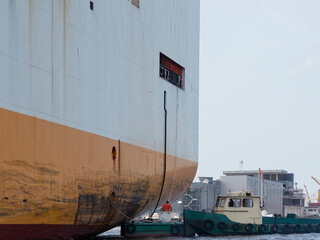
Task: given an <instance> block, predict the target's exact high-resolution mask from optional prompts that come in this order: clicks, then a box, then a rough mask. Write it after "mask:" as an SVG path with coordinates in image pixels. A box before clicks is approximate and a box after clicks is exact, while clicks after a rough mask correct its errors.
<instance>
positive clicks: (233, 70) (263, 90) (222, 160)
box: [197, 0, 320, 195]
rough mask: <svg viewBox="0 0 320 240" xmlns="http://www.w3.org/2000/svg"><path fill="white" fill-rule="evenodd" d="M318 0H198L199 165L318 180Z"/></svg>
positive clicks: (206, 170) (206, 169)
mask: <svg viewBox="0 0 320 240" xmlns="http://www.w3.org/2000/svg"><path fill="white" fill-rule="evenodd" d="M319 11H320V1H318V0H304V1H302V0H241V1H239V0H200V99H199V166H198V172H197V177H199V176H212V177H214V178H215V179H218V178H220V176H222V175H223V173H222V172H223V171H224V170H239V168H240V164H239V163H240V161H241V160H242V161H243V167H242V169H243V170H258V169H259V168H261V169H262V170H263V169H265V170H270V169H284V170H286V171H288V172H292V173H294V174H295V182H297V183H298V187H299V188H303V185H304V184H305V185H306V186H307V188H308V190H309V193H310V195H312V194H314V193H315V192H316V190H317V189H318V188H320V186H319V185H317V183H316V182H315V181H313V180H312V179H311V176H314V177H316V178H318V179H320V110H319V109H320V106H319V103H320V12H319Z"/></svg>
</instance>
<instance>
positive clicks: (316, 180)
mask: <svg viewBox="0 0 320 240" xmlns="http://www.w3.org/2000/svg"><path fill="white" fill-rule="evenodd" d="M311 178H312V179H313V180H314V181H315V182H316V183H318V184H319V185H320V182H319V180H318V179H316V178H315V177H312V176H311Z"/></svg>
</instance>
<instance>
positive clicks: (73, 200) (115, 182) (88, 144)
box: [0, 108, 197, 239]
mask: <svg viewBox="0 0 320 240" xmlns="http://www.w3.org/2000/svg"><path fill="white" fill-rule="evenodd" d="M120 140H121V139H120ZM113 147H115V149H116V152H117V154H116V158H115V159H113V157H112V154H111V153H112V148H113ZM163 159H164V154H163V153H159V152H156V151H154V150H150V149H146V148H142V147H139V146H135V145H132V144H128V143H124V142H121V141H119V140H114V139H109V138H106V137H102V136H99V135H96V134H92V133H88V132H85V131H81V130H78V129H74V128H71V127H67V126H64V125H60V124H56V123H53V122H50V121H45V120H41V119H38V118H35V117H31V116H27V115H24V114H20V113H17V112H13V111H9V110H6V109H1V108H0V226H1V224H33V225H34V224H52V225H86V226H90V225H92V226H100V227H101V228H100V227H99V229H101V231H103V230H106V229H109V228H111V227H113V226H115V225H118V224H119V223H120V222H123V221H125V220H127V219H126V217H125V216H124V215H127V216H129V217H130V218H132V217H134V216H136V215H137V214H139V213H140V212H141V211H143V210H147V209H151V208H152V207H154V205H155V203H156V201H157V199H158V196H159V191H160V189H161V184H162V178H163V161H164V160H163ZM196 169H197V163H195V162H192V161H188V160H185V159H180V158H176V157H174V156H167V172H166V181H165V186H164V190H163V195H162V200H161V201H160V204H162V203H163V202H164V201H165V200H168V199H170V200H174V199H176V198H177V197H179V196H180V195H182V194H183V193H184V191H185V190H186V189H187V188H188V187H189V185H190V184H191V182H192V180H193V178H194V175H195V172H196ZM170 195H171V196H170ZM113 196H114V197H113ZM112 202H113V204H112V205H113V206H116V207H113V206H111V203H112ZM116 208H117V210H116ZM123 214H124V215H123ZM88 229H90V228H88ZM88 234H90V233H88ZM95 234H96V233H95ZM35 237H36V236H35ZM70 237H72V236H70ZM0 239H1V233H0Z"/></svg>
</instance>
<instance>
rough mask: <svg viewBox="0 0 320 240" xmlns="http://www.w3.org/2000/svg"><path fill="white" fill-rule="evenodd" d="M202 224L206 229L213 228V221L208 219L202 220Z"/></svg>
mask: <svg viewBox="0 0 320 240" xmlns="http://www.w3.org/2000/svg"><path fill="white" fill-rule="evenodd" d="M202 226H203V228H204V229H206V230H212V229H213V222H212V221H211V220H210V219H207V220H205V221H204V222H203V224H202Z"/></svg>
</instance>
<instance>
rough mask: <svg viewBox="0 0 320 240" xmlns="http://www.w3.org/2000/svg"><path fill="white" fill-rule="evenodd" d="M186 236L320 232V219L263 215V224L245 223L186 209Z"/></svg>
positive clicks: (219, 215) (223, 216)
mask: <svg viewBox="0 0 320 240" xmlns="http://www.w3.org/2000/svg"><path fill="white" fill-rule="evenodd" d="M184 224H185V226H184V231H185V236H189V235H192V234H194V232H196V233H197V234H198V235H200V236H201V235H213V236H221V235H256V234H275V233H278V234H279V233H280V234H281V233H282V234H290V233H310V232H318V233H319V232H320V219H313V218H309V219H307V218H295V217H294V216H292V217H286V218H281V217H263V218H262V224H243V223H237V222H233V221H231V220H230V219H229V218H227V217H226V216H225V215H222V214H217V213H208V212H198V211H191V210H185V213H184Z"/></svg>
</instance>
